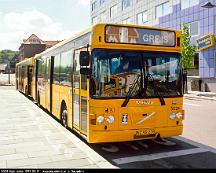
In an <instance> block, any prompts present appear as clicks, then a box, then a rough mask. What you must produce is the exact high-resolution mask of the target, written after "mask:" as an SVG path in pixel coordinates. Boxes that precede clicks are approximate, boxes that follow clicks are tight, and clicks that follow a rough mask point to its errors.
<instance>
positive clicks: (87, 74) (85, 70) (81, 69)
mask: <svg viewBox="0 0 216 173" xmlns="http://www.w3.org/2000/svg"><path fill="white" fill-rule="evenodd" d="M80 74H83V75H86V76H89V75H90V69H89V68H80Z"/></svg>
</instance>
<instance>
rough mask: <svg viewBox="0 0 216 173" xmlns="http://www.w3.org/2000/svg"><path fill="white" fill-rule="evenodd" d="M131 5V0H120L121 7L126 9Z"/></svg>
mask: <svg viewBox="0 0 216 173" xmlns="http://www.w3.org/2000/svg"><path fill="white" fill-rule="evenodd" d="M130 6H131V0H122V9H123V10H124V9H126V8H128V7H130Z"/></svg>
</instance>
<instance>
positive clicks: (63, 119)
mask: <svg viewBox="0 0 216 173" xmlns="http://www.w3.org/2000/svg"><path fill="white" fill-rule="evenodd" d="M61 123H62V125H63V126H64V127H65V128H67V127H68V111H67V106H66V105H63V107H62V111H61Z"/></svg>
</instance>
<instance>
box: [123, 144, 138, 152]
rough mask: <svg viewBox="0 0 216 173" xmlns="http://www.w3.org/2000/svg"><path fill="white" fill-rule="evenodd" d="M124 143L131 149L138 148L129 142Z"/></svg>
mask: <svg viewBox="0 0 216 173" xmlns="http://www.w3.org/2000/svg"><path fill="white" fill-rule="evenodd" d="M124 145H126V146H127V147H130V148H132V149H133V150H139V148H137V147H136V146H135V145H132V144H129V143H124Z"/></svg>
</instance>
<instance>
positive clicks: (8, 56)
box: [0, 50, 19, 64]
mask: <svg viewBox="0 0 216 173" xmlns="http://www.w3.org/2000/svg"><path fill="white" fill-rule="evenodd" d="M18 55H19V51H12V50H2V51H0V64H3V63H7V62H8V60H10V61H11V60H12V59H13V58H14V57H17V56H18Z"/></svg>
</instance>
